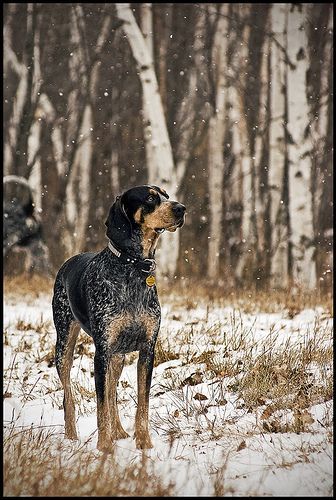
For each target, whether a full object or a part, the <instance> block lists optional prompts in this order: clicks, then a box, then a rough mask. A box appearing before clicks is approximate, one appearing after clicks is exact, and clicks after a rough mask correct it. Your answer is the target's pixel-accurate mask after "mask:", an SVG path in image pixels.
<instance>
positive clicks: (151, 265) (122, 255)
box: [108, 239, 156, 274]
mask: <svg viewBox="0 0 336 500" xmlns="http://www.w3.org/2000/svg"><path fill="white" fill-rule="evenodd" d="M108 248H109V249H110V250H111V252H112V253H113V254H114V255H115V256H116V257H118V259H119V260H120V262H122V263H123V264H125V265H132V264H133V265H134V267H136V268H138V269H140V271H143V272H144V273H147V274H148V273H153V272H154V271H155V269H156V262H155V260H154V259H139V258H137V257H134V256H133V255H130V254H127V253H126V252H120V250H118V249H117V248H116V247H115V246H114V244H113V243H112V241H111V240H110V239H109V242H108Z"/></svg>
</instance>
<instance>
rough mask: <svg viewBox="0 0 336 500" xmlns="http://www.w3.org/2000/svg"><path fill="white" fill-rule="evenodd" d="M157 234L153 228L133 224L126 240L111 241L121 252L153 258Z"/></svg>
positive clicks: (137, 257)
mask: <svg viewBox="0 0 336 500" xmlns="http://www.w3.org/2000/svg"><path fill="white" fill-rule="evenodd" d="M159 236H160V234H158V233H157V232H156V231H154V229H150V228H142V227H141V226H139V225H134V226H133V228H132V234H131V237H130V238H129V239H128V240H123V241H120V242H119V241H117V240H111V242H112V244H113V245H114V246H115V247H116V248H117V250H119V251H120V252H121V253H127V254H129V255H131V256H133V257H135V258H136V259H148V258H150V259H154V256H155V250H156V245H157V241H158V239H159Z"/></svg>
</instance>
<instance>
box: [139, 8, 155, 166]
mask: <svg viewBox="0 0 336 500" xmlns="http://www.w3.org/2000/svg"><path fill="white" fill-rule="evenodd" d="M140 26H141V31H142V34H143V37H144V41H145V43H146V47H147V50H148V54H149V57H150V59H151V61H152V64H154V45H153V12H152V4H150V3H142V4H140ZM153 68H154V66H153ZM142 121H143V134H144V141H145V147H146V160H147V164H148V165H154V164H155V157H154V155H155V152H154V150H153V138H152V125H151V117H150V113H149V109H148V106H147V103H146V97H145V94H144V93H143V94H142Z"/></svg>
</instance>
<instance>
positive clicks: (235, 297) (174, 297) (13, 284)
mask: <svg viewBox="0 0 336 500" xmlns="http://www.w3.org/2000/svg"><path fill="white" fill-rule="evenodd" d="M53 285H54V280H53V278H50V277H46V276H40V275H37V274H33V275H28V274H20V275H18V276H13V277H10V276H5V278H4V292H5V294H6V295H7V296H10V295H16V294H18V293H19V294H22V295H26V296H29V295H30V296H32V297H33V298H36V297H38V296H40V295H41V294H42V293H48V294H51V293H52V289H53ZM158 291H159V295H160V297H162V302H163V303H164V301H169V302H170V303H174V304H175V305H176V306H182V307H183V308H184V309H187V310H192V309H195V308H196V307H197V305H198V303H199V302H200V301H203V302H206V303H208V304H217V305H219V306H232V305H235V306H236V307H237V308H239V309H241V310H242V311H243V312H245V313H249V312H257V311H263V312H266V313H267V312H268V313H272V312H276V311H278V310H279V308H281V309H286V310H287V314H288V317H289V318H292V317H294V316H295V315H296V314H298V313H299V312H300V311H301V310H302V309H307V308H315V307H318V306H322V307H323V308H324V309H325V311H326V312H328V314H330V315H332V314H333V310H332V306H333V299H332V291H331V289H330V291H329V292H323V291H320V290H314V291H311V292H309V291H305V290H301V289H298V288H290V289H284V290H275V289H270V290H257V289H255V288H246V289H243V288H236V289H234V290H232V289H226V288H224V287H222V286H218V285H213V284H209V283H208V282H202V281H194V280H192V279H187V278H185V279H183V280H178V281H175V280H174V281H171V282H169V283H168V282H166V281H163V280H162V281H161V282H160V281H159V283H158Z"/></svg>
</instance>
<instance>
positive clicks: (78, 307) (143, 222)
mask: <svg viewBox="0 0 336 500" xmlns="http://www.w3.org/2000/svg"><path fill="white" fill-rule="evenodd" d="M167 198H168V195H167V194H166V193H165V192H164V191H163V190H161V189H160V188H158V187H156V186H139V187H136V188H132V189H131V190H129V191H127V192H126V193H124V195H122V197H119V198H117V200H116V202H115V203H114V205H113V206H112V207H111V210H110V213H109V216H108V219H107V221H106V223H105V224H106V226H107V236H108V238H109V240H110V242H113V244H112V249H113V248H114V249H115V247H116V248H117V249H118V250H119V251H120V256H117V255H115V253H114V252H113V251H111V249H110V248H109V247H106V248H105V249H104V250H102V251H101V252H99V253H83V254H80V255H75V256H74V257H72V258H71V259H69V260H68V261H66V262H65V263H64V264H63V266H62V267H61V268H60V270H59V272H58V274H57V276H56V280H55V286H54V296H53V303H52V306H53V317H54V323H55V327H56V331H57V342H56V352H55V361H56V368H57V371H58V374H59V376H60V379H61V382H62V385H63V388H64V412H65V434H66V437H68V438H70V439H77V432H76V425H75V405H74V398H73V395H72V391H71V385H70V370H71V366H72V361H73V352H74V347H75V343H76V338H77V336H78V332H79V329H80V328H82V329H83V330H84V331H85V332H86V333H88V334H89V335H90V336H91V337H92V339H93V341H94V344H95V347H96V353H95V360H94V371H95V385H96V393H97V420H98V448H99V449H103V450H108V449H110V447H111V444H112V443H113V441H114V440H115V439H119V438H124V437H127V436H128V434H127V433H126V432H125V431H124V429H123V428H122V425H121V423H120V419H119V415H118V409H117V404H116V388H117V383H118V379H119V377H120V374H121V371H122V368H123V363H124V357H125V354H126V353H128V352H131V351H139V361H138V407H137V413H136V424H135V438H136V445H137V447H138V448H149V447H151V446H152V444H151V440H150V437H149V432H148V400H149V390H150V384H151V376H152V369H153V361H154V347H155V342H156V339H157V335H158V332H159V327H160V319H161V310H160V304H159V300H158V296H157V290H156V286H155V284H154V285H152V286H149V285H148V284H147V282H146V277H148V274H149V271H148V263H150V264H151V260H152V259H154V255H155V247H156V243H157V239H158V237H159V234H160V233H161V232H162V231H163V230H164V229H167V230H170V231H174V230H176V228H177V227H181V226H182V224H183V222H184V213H185V207H184V206H183V205H181V204H179V203H178V202H171V201H167ZM110 244H111V243H110ZM114 245H115V247H114ZM116 253H117V254H118V252H116ZM150 274H152V275H153V274H154V273H153V272H151V273H150ZM153 281H154V280H153Z"/></svg>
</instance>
